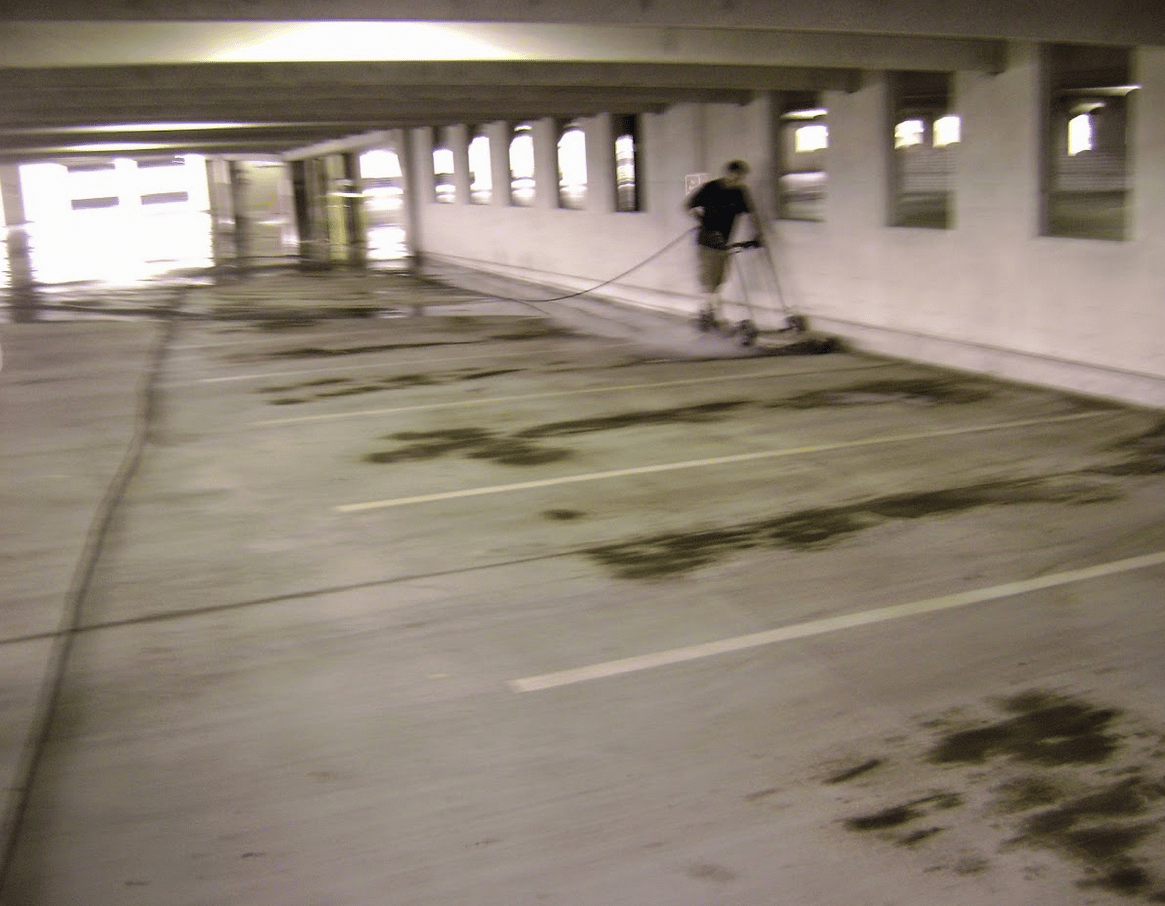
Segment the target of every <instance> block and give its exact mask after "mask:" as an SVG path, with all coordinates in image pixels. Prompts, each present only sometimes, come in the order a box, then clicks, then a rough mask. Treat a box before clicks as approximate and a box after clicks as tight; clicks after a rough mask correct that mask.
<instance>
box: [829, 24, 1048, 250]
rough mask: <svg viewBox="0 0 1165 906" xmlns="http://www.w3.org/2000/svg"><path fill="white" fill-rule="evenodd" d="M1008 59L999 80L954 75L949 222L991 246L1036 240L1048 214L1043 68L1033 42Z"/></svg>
mask: <svg viewBox="0 0 1165 906" xmlns="http://www.w3.org/2000/svg"><path fill="white" fill-rule="evenodd" d="M1008 56H1009V62H1008V66H1007V69H1006V70H1005V71H1004V72H1001V73H1000V74H998V75H989V74H986V73H979V72H960V73H957V74H956V77H955V107H956V109H957V110H958V112H959V115H960V117H961V120H962V131H961V140H960V142H959V146H958V151H957V152H956V153H957V154H958V166H956V167H955V173H954V189H955V199H954V202H955V221H954V222H955V226H956V229H958V230H965V231H968V232H974V233H982V234H986V235H989V236H990V237H991V238H992V240H993V241H997V240H998V239H999V238H1000V237H1001V236H1007V237H1008V238H1010V239H1011V240H1013V241H1016V242H1021V241H1024V240H1027V239H1030V238H1032V237H1033V236H1038V235H1040V233H1041V232H1042V231H1043V223H1044V218H1045V212H1046V197H1047V190H1048V188H1049V187H1048V186H1046V185H1045V176H1046V175H1047V174H1048V172H1049V171H1048V166H1049V164H1050V160H1048V159H1047V158H1048V155H1049V154H1050V148H1049V142H1048V141H1047V140H1046V139H1045V135H1044V132H1045V129H1046V124H1047V122H1048V119H1047V117H1048V109H1047V108H1048V103H1047V100H1048V96H1047V91H1046V80H1047V66H1046V63H1045V60H1044V54H1043V53H1042V51H1041V49H1040V48H1039V47H1038V46H1037V45H1034V44H1026V43H1025V44H1019V43H1017V44H1013V45H1012V46H1011V48H1010V53H1009V55H1008ZM830 137H831V139H832V135H831V136H830ZM831 152H832V149H831Z"/></svg>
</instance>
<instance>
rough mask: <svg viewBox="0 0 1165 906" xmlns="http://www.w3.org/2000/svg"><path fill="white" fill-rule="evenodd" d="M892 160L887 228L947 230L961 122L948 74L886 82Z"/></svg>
mask: <svg viewBox="0 0 1165 906" xmlns="http://www.w3.org/2000/svg"><path fill="white" fill-rule="evenodd" d="M891 86H892V93H891V105H892V107H891V109H892V117H891V122H892V123H893V128H894V155H893V167H892V179H893V183H892V192H891V198H890V223H891V224H892V225H893V226H902V227H922V228H927V229H940V230H942V229H949V228H950V227H951V226H952V221H953V212H954V174H955V161H956V154H957V152H958V147H959V142H960V140H961V138H962V133H961V121H960V119H959V116H958V114H956V113H955V112H954V110H953V106H954V103H953V97H952V95H953V91H952V76H951V73H949V72H899V73H895V74H894V77H893V79H892V80H891Z"/></svg>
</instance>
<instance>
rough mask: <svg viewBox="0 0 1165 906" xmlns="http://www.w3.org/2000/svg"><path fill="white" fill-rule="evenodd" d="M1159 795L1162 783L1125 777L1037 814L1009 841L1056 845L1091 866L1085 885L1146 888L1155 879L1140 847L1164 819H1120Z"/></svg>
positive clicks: (1129, 891)
mask: <svg viewBox="0 0 1165 906" xmlns="http://www.w3.org/2000/svg"><path fill="white" fill-rule="evenodd" d="M1160 795H1161V789H1160V787H1159V786H1155V785H1152V784H1145V783H1144V782H1142V781H1138V780H1128V781H1124V782H1121V783H1118V784H1116V785H1114V786H1112V787H1109V788H1107V789H1102V790H1100V791H1098V792H1095V793H1091V794H1089V795H1087V796H1082V797H1080V798H1078V799H1074V800H1071V801H1069V802H1065V803H1063V804H1062V805H1060V806H1058V807H1056V808H1054V809H1050V810H1048V811H1045V812H1041V813H1039V814H1037V815H1033V816H1032V817H1030V818H1028V819H1027V820H1026V821H1025V822H1024V824H1023V825H1022V829H1021V832H1020V834H1019V836H1018V837H1016V838H1015V839H1014V840H1012V841H1011V842H1012V844H1023V845H1027V846H1035V847H1041V848H1045V849H1052V850H1055V851H1057V852H1059V853H1061V854H1062V855H1064V856H1067V857H1069V858H1072V859H1074V860H1076V861H1077V862H1082V863H1083V864H1084V865H1085V866H1086V867H1087V868H1088V870H1089V872H1090V875H1089V877H1088V878H1086V879H1085V880H1083V881H1082V882H1081V885H1082V886H1087V887H1100V888H1103V889H1106V890H1110V891H1113V892H1114V893H1119V894H1123V895H1126V896H1131V895H1138V894H1145V893H1147V892H1148V889H1149V888H1150V887H1152V886H1154V882H1153V879H1152V877H1151V876H1150V875H1149V873H1148V871H1146V869H1145V868H1144V866H1143V865H1142V864H1141V863H1140V862H1139V861H1138V859H1137V858H1136V850H1137V847H1138V846H1139V845H1140V844H1141V843H1142V842H1144V841H1145V840H1146V839H1148V838H1149V837H1150V836H1152V835H1153V834H1156V833H1158V832H1159V828H1160V825H1159V822H1157V821H1146V820H1141V821H1132V822H1129V821H1127V820H1122V819H1128V818H1137V817H1144V816H1145V815H1146V813H1147V812H1148V811H1149V806H1150V802H1151V801H1152V800H1153V799H1156V798H1159V797H1160Z"/></svg>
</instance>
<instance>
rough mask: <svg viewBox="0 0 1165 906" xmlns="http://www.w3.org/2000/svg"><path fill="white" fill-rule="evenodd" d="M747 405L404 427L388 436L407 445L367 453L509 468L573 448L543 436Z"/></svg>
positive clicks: (559, 456)
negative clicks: (507, 426) (505, 430)
mask: <svg viewBox="0 0 1165 906" xmlns="http://www.w3.org/2000/svg"><path fill="white" fill-rule="evenodd" d="M746 404H747V403H746V401H731V402H720V403H708V404H705V405H697V406H683V407H679V408H675V409H652V410H641V411H635V412H625V413H621V414H618V415H609V416H604V417H601V418H589V419H574V420H571V421H562V422H550V423H548V424H544V425H538V426H536V427H533V428H527V429H525V430H522V431H517V432H515V433H513V434H501V433H498V432H494V431H489V430H486V429H484V428H476V427H474V428H444V429H440V430H436V431H401V432H397V433H396V434H390V435H388V436H387V437H385V438H384V439H385V440H393V441H407V442H408V443H407V444H406V445H404V446H399V447H396V448H395V449H392V450H381V451H377V452H373V453H370V454H368V455H367V456H365V457H364V461H365V462H369V463H375V464H379V465H388V464H392V463H400V462H408V461H417V460H426V459H436V458H437V457H440V456H448V455H461V456H465V457H468V458H470V459H489V460H492V461H494V462H497V463H500V464H502V465H509V466H531V465H544V464H546V463H551V462H558V461H560V460H563V459H566V458H567V457H569V456H570V455H571V451H570V450H567V449H564V448H561V447H552V446H544V445H541V444H539V443H538V441H540V440H543V439H545V438H554V437H570V436H574V435H579V434H594V433H599V432H603V431H614V430H617V429H620V428H634V427H642V426H645V425H674V424H701V423H705V422H709V421H714V420H716V419H718V418H721V417H723V416H724V415H726V414H727V413H729V412H731V411H732V410H733V409H735V408H737V407H739V406H743V405H746Z"/></svg>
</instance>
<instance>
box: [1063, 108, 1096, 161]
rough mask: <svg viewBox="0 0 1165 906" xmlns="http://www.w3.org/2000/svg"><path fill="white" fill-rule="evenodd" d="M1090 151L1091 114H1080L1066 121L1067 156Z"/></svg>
mask: <svg viewBox="0 0 1165 906" xmlns="http://www.w3.org/2000/svg"><path fill="white" fill-rule="evenodd" d="M1091 150H1092V114H1091V113H1081V114H1079V115H1078V116H1074V117H1072V119H1070V120H1068V156H1069V157H1075V156H1076V155H1077V154H1079V153H1080V152H1081V151H1091Z"/></svg>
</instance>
